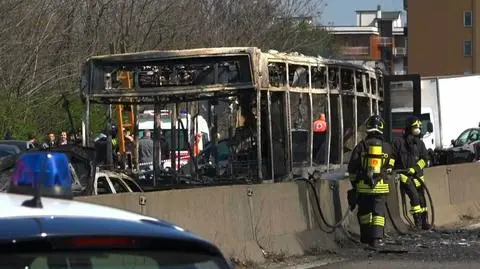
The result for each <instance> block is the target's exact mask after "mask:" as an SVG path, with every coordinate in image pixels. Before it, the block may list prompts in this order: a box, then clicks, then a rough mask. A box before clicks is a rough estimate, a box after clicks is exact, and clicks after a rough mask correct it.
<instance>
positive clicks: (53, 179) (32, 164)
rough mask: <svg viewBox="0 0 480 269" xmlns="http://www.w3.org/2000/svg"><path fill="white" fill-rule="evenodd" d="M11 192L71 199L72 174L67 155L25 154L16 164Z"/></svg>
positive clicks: (57, 153)
mask: <svg viewBox="0 0 480 269" xmlns="http://www.w3.org/2000/svg"><path fill="white" fill-rule="evenodd" d="M9 192H10V193H19V194H32V195H40V196H49V197H56V198H68V199H70V198H71V197H72V174H71V171H70V166H69V159H68V157H67V155H66V154H65V153H62V152H48V151H31V152H25V153H23V154H22V155H20V157H19V158H18V159H17V162H16V163H15V168H14V172H13V174H12V176H11V181H10V186H9Z"/></svg>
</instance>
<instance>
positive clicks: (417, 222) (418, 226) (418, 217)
mask: <svg viewBox="0 0 480 269" xmlns="http://www.w3.org/2000/svg"><path fill="white" fill-rule="evenodd" d="M413 223H414V224H415V229H418V230H420V229H422V215H421V213H415V214H413Z"/></svg>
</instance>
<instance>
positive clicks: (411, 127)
mask: <svg viewBox="0 0 480 269" xmlns="http://www.w3.org/2000/svg"><path fill="white" fill-rule="evenodd" d="M421 127H422V122H421V121H420V119H419V118H417V117H415V116H410V117H408V118H407V120H406V121H405V132H406V133H407V134H413V135H420V133H421Z"/></svg>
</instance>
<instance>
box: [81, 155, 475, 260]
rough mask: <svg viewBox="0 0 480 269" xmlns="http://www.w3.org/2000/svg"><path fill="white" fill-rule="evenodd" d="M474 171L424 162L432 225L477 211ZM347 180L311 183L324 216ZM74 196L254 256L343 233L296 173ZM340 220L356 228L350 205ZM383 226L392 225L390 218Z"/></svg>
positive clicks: (339, 211)
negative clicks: (289, 178)
mask: <svg viewBox="0 0 480 269" xmlns="http://www.w3.org/2000/svg"><path fill="white" fill-rule="evenodd" d="M479 175H480V164H476V163H475V164H461V165H451V166H440V167H433V168H429V169H426V172H425V178H426V183H427V186H428V188H429V190H430V192H431V194H432V196H433V201H434V206H435V222H436V224H437V225H447V224H451V223H454V222H456V221H459V220H460V219H461V218H462V216H464V215H468V216H471V217H478V216H480V196H479V195H477V192H478V191H479V190H480V178H479ZM477 178H478V179H477ZM349 188H350V183H349V182H348V180H345V181H338V182H334V181H326V180H323V181H320V182H318V183H317V190H318V194H319V197H320V204H321V208H322V211H323V212H324V214H325V217H326V218H327V221H328V222H330V223H334V222H336V220H339V219H340V218H341V216H342V215H343V214H344V213H345V212H346V210H347V207H348V206H347V201H346V192H347V190H348V189H349ZM391 188H392V190H393V189H394V188H395V186H394V185H391ZM141 196H144V197H146V201H147V202H146V204H145V205H140V203H139V199H140V197H141ZM77 199H78V200H83V201H88V202H93V203H98V204H104V205H108V206H112V207H116V208H122V209H126V210H129V211H133V212H137V213H142V214H146V215H149V216H152V217H156V218H160V219H165V220H167V221H171V222H174V223H176V224H178V225H181V226H182V227H184V228H186V229H189V230H191V231H192V232H194V233H197V234H199V235H201V236H203V237H204V238H206V239H208V240H211V241H213V242H214V243H215V244H217V245H218V246H219V247H220V248H221V249H222V250H223V252H224V253H225V255H226V256H228V257H237V258H239V259H243V260H252V261H255V262H262V261H263V260H264V258H265V253H276V254H279V253H282V254H285V255H302V254H304V253H305V252H307V251H309V250H311V249H312V248H315V249H332V248H336V247H337V244H336V242H337V241H338V240H344V239H345V234H344V233H343V232H342V231H341V230H339V229H337V230H335V231H332V229H329V228H328V227H326V226H325V225H324V224H323V222H322V220H321V219H320V215H319V212H318V207H317V205H316V201H315V200H314V195H313V192H312V191H311V189H309V188H307V184H306V183H305V182H300V181H299V182H290V183H275V184H261V185H236V186H224V187H209V188H198V189H186V190H172V191H161V192H151V193H142V194H138V193H124V194H118V195H102V196H95V197H80V198H77ZM399 201H400V199H399V197H398V194H397V193H396V192H393V193H392V195H390V196H389V197H388V204H389V208H390V211H391V213H392V215H393V219H394V221H395V223H396V224H397V225H398V226H400V229H401V230H403V231H404V230H406V225H405V223H404V221H401V220H402V217H401V215H402V211H401V203H400V202H399ZM407 203H408V198H407ZM407 206H408V207H409V205H407ZM345 226H346V228H347V229H348V230H349V231H351V232H354V233H358V223H357V220H356V216H355V212H353V213H351V214H350V215H349V217H348V218H347V219H346V222H345ZM386 231H387V232H392V231H394V229H393V226H392V223H391V221H390V220H388V221H387V227H386Z"/></svg>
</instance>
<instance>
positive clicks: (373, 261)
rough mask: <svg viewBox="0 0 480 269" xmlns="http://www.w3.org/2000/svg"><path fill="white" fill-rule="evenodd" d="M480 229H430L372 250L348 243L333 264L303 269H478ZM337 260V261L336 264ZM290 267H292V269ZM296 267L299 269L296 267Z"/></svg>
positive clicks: (391, 239) (395, 239) (322, 264)
mask: <svg viewBox="0 0 480 269" xmlns="http://www.w3.org/2000/svg"><path fill="white" fill-rule="evenodd" d="M479 234H480V230H479V229H471V228H470V229H461V230H432V231H428V232H420V233H412V234H408V235H403V236H394V237H387V238H386V240H385V242H386V246H385V247H384V248H383V249H380V251H373V250H371V249H369V248H366V247H365V246H363V245H360V244H354V243H352V244H350V245H347V246H345V247H344V248H342V249H340V250H339V251H338V252H336V253H335V255H334V256H335V257H331V258H332V259H333V258H336V261H334V262H333V263H329V262H328V261H327V262H322V261H318V262H317V264H315V263H312V264H311V265H310V266H305V267H302V268H305V269H306V268H322V269H336V268H344V269H348V268H355V269H363V268H368V269H375V268H382V269H385V268H389V269H390V268H393V269H395V268H409V269H412V268H436V269H441V268H454V269H455V268H462V269H468V268H475V269H478V268H480V236H479ZM339 261H340V262H339ZM292 268H293V267H292ZM296 268H299V267H296Z"/></svg>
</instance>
